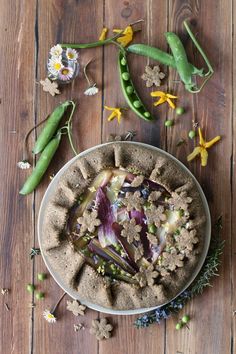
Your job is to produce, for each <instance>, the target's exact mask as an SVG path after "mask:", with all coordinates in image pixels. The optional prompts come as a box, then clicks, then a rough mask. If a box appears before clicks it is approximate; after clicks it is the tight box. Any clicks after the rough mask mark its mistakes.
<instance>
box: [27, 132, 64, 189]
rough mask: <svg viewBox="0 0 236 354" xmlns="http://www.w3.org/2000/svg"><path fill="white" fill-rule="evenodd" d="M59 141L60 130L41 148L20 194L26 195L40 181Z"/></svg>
mask: <svg viewBox="0 0 236 354" xmlns="http://www.w3.org/2000/svg"><path fill="white" fill-rule="evenodd" d="M60 141H61V132H59V133H58V134H57V135H56V137H55V138H53V139H52V140H51V141H50V142H49V143H48V144H47V146H46V147H45V149H44V150H43V152H42V154H41V156H40V158H39V160H38V162H37V163H36V166H35V168H34V170H33V172H32V173H31V175H30V176H29V177H28V178H27V180H26V182H25V184H24V185H23V187H22V188H21V190H20V194H23V195H26V194H29V193H31V192H33V190H34V189H35V188H36V187H37V186H38V184H39V183H40V181H41V179H42V177H43V175H44V173H45V172H46V170H47V168H48V166H49V164H50V162H51V160H52V158H53V156H54V154H55V152H56V151H57V148H58V146H59V144H60Z"/></svg>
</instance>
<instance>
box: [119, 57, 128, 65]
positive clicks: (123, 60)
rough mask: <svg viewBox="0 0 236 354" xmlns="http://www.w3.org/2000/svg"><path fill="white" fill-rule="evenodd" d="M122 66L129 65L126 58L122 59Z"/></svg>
mask: <svg viewBox="0 0 236 354" xmlns="http://www.w3.org/2000/svg"><path fill="white" fill-rule="evenodd" d="M120 63H121V65H123V66H124V65H126V64H127V60H126V59H125V58H122V59H121V61H120Z"/></svg>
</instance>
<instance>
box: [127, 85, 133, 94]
mask: <svg viewBox="0 0 236 354" xmlns="http://www.w3.org/2000/svg"><path fill="white" fill-rule="evenodd" d="M126 92H127V93H128V95H131V93H133V92H134V89H133V87H132V86H127V87H126Z"/></svg>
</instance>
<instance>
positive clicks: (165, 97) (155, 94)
mask: <svg viewBox="0 0 236 354" xmlns="http://www.w3.org/2000/svg"><path fill="white" fill-rule="evenodd" d="M150 95H151V96H152V97H160V98H159V100H158V101H157V102H155V103H154V106H159V105H160V104H162V103H165V102H167V103H168V104H169V106H170V107H171V108H173V109H175V104H174V103H173V102H172V100H171V99H173V98H178V97H177V96H173V95H171V94H169V93H165V92H162V91H154V92H151V93H150Z"/></svg>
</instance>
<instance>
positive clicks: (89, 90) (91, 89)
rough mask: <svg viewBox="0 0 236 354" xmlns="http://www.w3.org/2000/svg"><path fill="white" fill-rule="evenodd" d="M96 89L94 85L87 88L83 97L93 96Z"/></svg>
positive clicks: (96, 91)
mask: <svg viewBox="0 0 236 354" xmlns="http://www.w3.org/2000/svg"><path fill="white" fill-rule="evenodd" d="M98 91H99V90H98V88H97V86H96V84H94V85H92V86H90V87H89V88H87V90H85V91H84V95H86V96H94V95H96V94H97V93H98Z"/></svg>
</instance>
